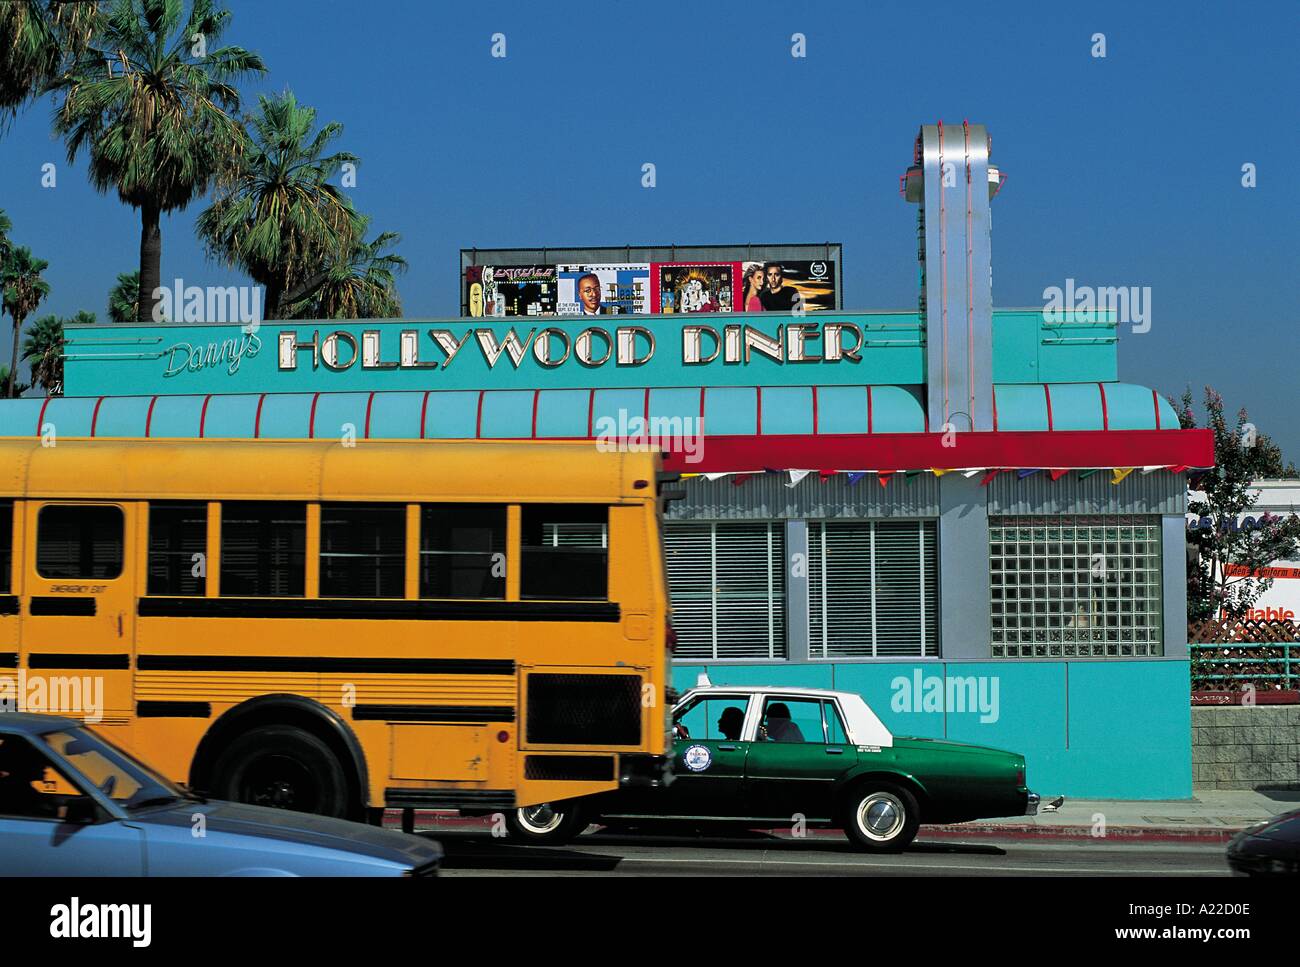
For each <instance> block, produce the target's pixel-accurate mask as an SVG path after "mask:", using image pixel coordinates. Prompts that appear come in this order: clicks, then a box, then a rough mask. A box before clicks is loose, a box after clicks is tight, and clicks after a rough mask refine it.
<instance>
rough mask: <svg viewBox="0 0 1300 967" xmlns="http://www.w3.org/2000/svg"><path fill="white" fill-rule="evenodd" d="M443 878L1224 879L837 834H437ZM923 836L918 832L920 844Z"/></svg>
mask: <svg viewBox="0 0 1300 967" xmlns="http://www.w3.org/2000/svg"><path fill="white" fill-rule="evenodd" d="M425 835H430V836H435V837H436V838H437V839H438V840H439V841H441V842H442V844H443V848H444V849H445V850H446V854H447V856H446V860H445V861H444V864H443V875H445V876H453V877H454V876H503V875H504V876H755V875H766V876H936V875H938V876H1034V875H1039V876H1062V875H1064V876H1156V877H1158V876H1228V875H1230V871H1229V869H1228V865H1227V862H1226V861H1225V860H1224V857H1223V846H1222V845H1221V844H1220V845H1210V844H1195V845H1184V844H1171V843H1153V844H1118V843H1116V844H1108V843H1092V842H1087V843H1085V842H1073V841H1067V842H1061V841H1049V842H1042V841H1027V840H1015V841H988V840H978V841H977V840H972V841H970V842H967V843H962V842H954V841H952V840H942V841H940V840H931V841H929V842H926V841H925V840H924V838H921V839H918V840H917V841H916V842H915V843H913V844H912V846H911V847H910V848H909V849H908V850H907V851H906V852H905V853H902V854H894V855H869V854H864V853H860V852H858V851H856V850H854V849H853V848H852V847H851V846H850V845H849V843H848V841H847V840H845V839H842V838H840V837H839V836H825V835H822V836H816V837H808V838H806V839H801V840H795V839H785V838H778V837H774V836H769V835H766V834H762V833H753V834H742V835H736V836H726V837H722V836H699V837H695V836H671V835H635V836H633V835H627V834H614V833H604V832H597V833H588V834H586V835H583V836H580V837H579V838H578V839H577V840H575V841H574V842H573V843H571V844H569V845H568V846H564V847H543V846H520V845H515V844H512V843H507V842H503V841H501V840H494V839H492V837H491V836H490V835H486V834H485V833H484V832H483V831H477V830H476V831H473V832H470V831H463V830H453V831H441V830H440V831H438V832H436V833H428V834H425ZM923 836H924V831H923V832H922V837H923Z"/></svg>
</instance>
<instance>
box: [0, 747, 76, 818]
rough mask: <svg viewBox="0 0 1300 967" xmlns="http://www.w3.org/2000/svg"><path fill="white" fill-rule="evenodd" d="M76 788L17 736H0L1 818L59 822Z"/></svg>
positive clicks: (39, 752)
mask: <svg viewBox="0 0 1300 967" xmlns="http://www.w3.org/2000/svg"><path fill="white" fill-rule="evenodd" d="M78 794H79V792H78V790H77V788H76V787H75V786H74V785H72V784H71V783H70V782H68V780H67V779H65V778H64V777H63V776H62V775H60V774H59V772H58V771H57V770H56V769H55V768H54V765H53V763H52V762H51V761H50V760H49V758H48V757H47V756H46V754H45V753H44V752H43V751H42V750H40V749H38V748H37V747H36V746H34V745H32V743H30V742H28V741H27V740H26V739H25V738H23V737H22V736H20V735H0V816H17V817H21V818H23V819H60V818H62V816H63V810H64V806H65V804H66V803H67V800H68V797H69V796H75V795H78Z"/></svg>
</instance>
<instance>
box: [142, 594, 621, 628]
mask: <svg viewBox="0 0 1300 967" xmlns="http://www.w3.org/2000/svg"><path fill="white" fill-rule="evenodd" d="M137 610H138V612H139V614H140V617H142V618H361V619H367V620H406V621H615V622H616V621H618V620H619V618H620V613H619V607H618V605H617V604H616V603H614V602H612V601H406V600H394V599H391V598H390V599H377V600H373V601H358V600H353V599H330V598H197V597H196V598H162V597H158V598H154V597H148V598H140V599H139V603H138V605H137Z"/></svg>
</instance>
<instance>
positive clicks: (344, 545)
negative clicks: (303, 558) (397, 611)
mask: <svg viewBox="0 0 1300 967" xmlns="http://www.w3.org/2000/svg"><path fill="white" fill-rule="evenodd" d="M405 590H406V505H405V504H322V505H321V509H320V594H321V597H322V598H400V597H402V595H403V593H404V592H405Z"/></svg>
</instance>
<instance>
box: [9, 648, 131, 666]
mask: <svg viewBox="0 0 1300 967" xmlns="http://www.w3.org/2000/svg"><path fill="white" fill-rule="evenodd" d="M27 667H28V668H130V667H131V656H130V655H103V654H100V655H78V654H65V653H63V652H33V653H32V654H30V655H28V656H27Z"/></svg>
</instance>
